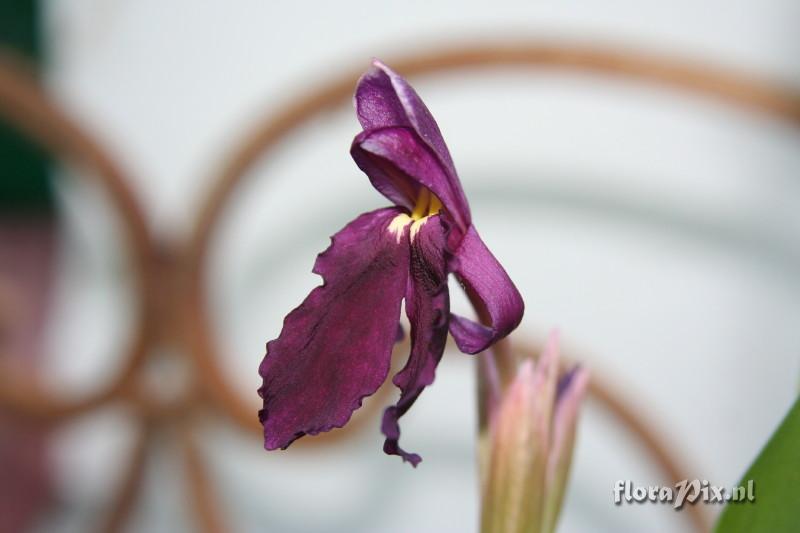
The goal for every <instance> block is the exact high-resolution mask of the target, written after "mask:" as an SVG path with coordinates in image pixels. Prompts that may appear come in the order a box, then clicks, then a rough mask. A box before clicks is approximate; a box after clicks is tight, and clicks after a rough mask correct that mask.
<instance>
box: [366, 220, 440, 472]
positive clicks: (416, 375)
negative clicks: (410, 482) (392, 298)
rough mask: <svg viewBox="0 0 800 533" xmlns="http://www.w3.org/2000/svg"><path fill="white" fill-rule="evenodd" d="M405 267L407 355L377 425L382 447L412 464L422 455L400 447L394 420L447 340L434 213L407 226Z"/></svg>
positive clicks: (423, 383) (428, 378) (429, 374)
mask: <svg viewBox="0 0 800 533" xmlns="http://www.w3.org/2000/svg"><path fill="white" fill-rule="evenodd" d="M412 231H413V233H412V234H413V235H414V237H413V238H412V241H411V272H410V275H409V279H408V288H407V290H406V314H407V315H408V319H409V321H410V322H411V354H410V355H409V357H408V361H407V362H406V365H405V367H403V369H402V370H401V371H400V372H398V373H397V375H395V377H394V379H393V380H392V381H393V382H394V384H395V385H397V387H399V388H400V390H401V394H400V399H399V400H398V402H397V403H396V404H395V405H393V406H391V407H389V408H387V409H386V411H385V412H384V414H383V423H382V425H381V430H382V431H383V434H384V435H385V436H386V441H385V442H384V445H383V451H384V452H386V453H388V454H391V455H399V456H400V457H402V458H403V460H404V461H408V462H410V463H411V464H412V465H414V466H417V464H418V463H419V462H420V461H421V460H422V458H421V457H420V456H419V455H417V454H416V453H409V452H406V451H405V450H403V449H402V448H400V446H399V443H398V440H399V438H400V425H399V423H398V420H399V418H400V417H401V416H403V415H404V414H405V413H406V411H408V409H409V408H410V407H411V406H412V405H413V404H414V402H415V401H416V400H417V397H419V395H420V394H421V393H422V391H423V390H424V389H425V387H427V386H428V385H430V384H431V383H433V380H434V377H435V373H436V367H437V365H438V364H439V361H440V360H441V358H442V354H443V353H444V348H445V344H446V342H447V321H448V314H449V309H450V298H449V294H448V291H447V268H446V261H445V257H444V253H445V252H444V250H445V246H444V245H445V240H446V238H447V236H446V230H445V228H444V227H443V226H442V224H441V221H440V217H439V216H432V217H430V218H429V219H428V220H427V221H426V222H425V223H424V224H423V225H422V226H421V227H420V228H418V231H417V230H416V229H414V230H412Z"/></svg>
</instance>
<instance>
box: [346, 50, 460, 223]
mask: <svg viewBox="0 0 800 533" xmlns="http://www.w3.org/2000/svg"><path fill="white" fill-rule="evenodd" d="M355 105H356V113H357V115H358V120H359V122H360V123H361V126H362V127H363V128H364V130H365V131H370V130H375V129H381V128H392V127H408V128H411V129H412V130H414V132H415V133H416V134H417V135H418V136H419V138H420V139H421V140H422V141H423V142H424V143H425V144H426V145H427V146H428V147H430V148H431V150H433V153H434V157H435V158H436V159H437V160H438V161H439V163H440V164H441V165H442V168H443V170H444V174H445V175H446V176H447V181H448V183H449V187H450V188H451V189H452V200H453V201H452V202H451V204H450V205H449V206H447V207H448V209H449V210H450V212H451V214H452V213H454V212H455V211H458V212H459V216H458V217H459V218H461V219H464V220H465V226H464V228H463V229H466V226H469V224H470V222H471V217H470V213H469V204H468V203H467V199H466V196H465V195H464V191H463V190H462V188H461V182H460V181H459V179H458V174H457V173H456V169H455V166H454V165H453V159H452V157H451V156H450V152H449V150H448V149H447V145H446V144H445V142H444V139H443V138H442V133H441V132H440V131H439V126H438V125H437V124H436V120H434V118H433V115H431V112H430V111H429V110H428V108H427V107H426V106H425V104H424V103H423V102H422V99H421V98H420V97H419V95H418V94H417V93H416V91H414V89H413V88H412V87H411V85H409V84H408V82H407V81H406V80H405V79H404V78H403V77H402V76H400V75H398V74H397V73H396V72H394V71H393V70H391V69H390V68H389V67H387V66H386V65H384V64H383V63H381V62H380V61H378V60H375V61H373V63H372V68H371V69H370V70H368V71H367V73H366V74H364V75H363V76H362V77H361V79H360V80H359V82H358V86H357V88H356V94H355ZM381 192H383V191H381ZM384 194H386V193H385V192H384ZM390 198H391V197H390ZM440 199H441V197H440ZM442 201H443V202H444V200H443V199H442ZM454 216H455V215H454Z"/></svg>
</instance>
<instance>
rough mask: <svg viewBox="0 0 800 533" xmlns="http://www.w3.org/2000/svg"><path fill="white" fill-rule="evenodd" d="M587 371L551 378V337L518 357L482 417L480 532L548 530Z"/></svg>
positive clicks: (554, 371)
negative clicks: (539, 349)
mask: <svg viewBox="0 0 800 533" xmlns="http://www.w3.org/2000/svg"><path fill="white" fill-rule="evenodd" d="M587 382H588V373H587V372H586V371H585V370H584V369H582V368H580V367H575V368H573V369H571V370H569V371H568V372H566V373H565V374H564V375H563V376H561V377H560V378H559V376H558V335H557V334H556V333H553V334H551V335H550V338H549V339H548V342H547V346H546V347H545V350H544V352H543V353H542V355H541V357H540V358H539V361H538V362H537V363H536V364H534V362H533V361H532V360H530V359H527V360H525V361H524V362H523V363H522V364H521V365H519V367H518V368H517V372H516V375H515V377H514V379H513V381H512V382H511V383H510V385H509V386H508V387H507V389H506V390H505V391H504V393H503V394H502V398H501V399H500V404H499V406H498V407H497V409H496V410H494V412H493V415H492V417H491V420H490V423H489V435H488V445H489V451H488V457H487V462H488V465H487V466H488V469H487V477H486V482H485V484H484V487H483V507H482V514H481V531H482V532H483V533H518V532H519V533H523V532H524V533H549V532H551V531H554V530H555V526H556V522H557V519H558V514H559V511H560V508H561V504H562V502H563V499H564V493H565V488H566V482H567V478H568V475H569V467H570V463H571V458H572V449H573V445H574V442H575V426H576V422H577V417H578V411H579V407H580V403H581V400H582V399H583V396H584V394H585V391H586V385H587Z"/></svg>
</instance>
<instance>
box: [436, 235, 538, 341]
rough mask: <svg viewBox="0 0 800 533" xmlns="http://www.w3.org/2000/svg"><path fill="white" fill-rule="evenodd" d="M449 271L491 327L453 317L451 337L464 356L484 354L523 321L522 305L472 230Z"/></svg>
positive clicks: (508, 280) (500, 269) (514, 289)
mask: <svg viewBox="0 0 800 533" xmlns="http://www.w3.org/2000/svg"><path fill="white" fill-rule="evenodd" d="M449 269H450V271H451V272H453V273H454V274H455V275H456V277H457V278H458V280H459V281H460V282H461V283H462V284H463V285H464V287H465V289H466V290H467V291H468V292H469V293H471V294H472V295H474V297H477V299H478V300H479V302H475V303H479V304H482V307H483V308H484V310H485V311H486V313H487V315H488V316H489V318H490V319H491V326H490V327H487V326H483V325H481V324H478V323H477V322H473V321H472V320H469V319H466V318H464V317H461V316H458V315H455V314H452V315H451V318H450V333H451V334H452V335H453V338H454V339H455V341H456V344H457V345H458V347H459V349H460V350H461V351H462V352H466V353H478V352H480V351H483V350H485V349H486V348H488V347H489V346H491V345H492V344H494V343H495V342H497V341H498V340H500V339H501V338H503V337H505V336H506V335H508V334H509V333H511V332H512V331H513V330H514V328H516V327H517V326H518V325H519V322H520V320H522V314H523V312H524V310H525V304H524V303H523V301H522V296H520V294H519V291H517V288H516V287H515V286H514V283H513V282H512V281H511V279H510V278H509V277H508V274H506V271H505V269H503V267H502V265H500V263H499V262H498V261H497V259H495V257H494V256H493V255H492V252H490V251H489V249H488V248H486V245H485V244H484V243H483V241H482V240H481V238H480V236H479V235H478V232H477V231H476V230H475V227H474V226H471V227H470V228H469V231H468V232H467V234H466V235H465V236H464V239H463V240H462V241H461V246H460V247H459V248H458V249H457V250H456V252H455V256H454V257H453V259H452V260H451V262H450V266H449Z"/></svg>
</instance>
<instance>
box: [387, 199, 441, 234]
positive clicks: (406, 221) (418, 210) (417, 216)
mask: <svg viewBox="0 0 800 533" xmlns="http://www.w3.org/2000/svg"><path fill="white" fill-rule="evenodd" d="M441 209H442V202H441V200H439V198H437V197H436V195H435V194H433V193H432V192H431V191H430V190H429V189H428V188H427V187H420V190H419V195H418V196H417V203H416V204H415V205H414V210H413V211H411V215H410V216H409V215H407V214H405V213H401V214H399V215H397V216H396V217H394V218H393V219H392V221H391V222H390V223H389V227H388V228H387V229H388V230H389V232H390V233H393V234H394V235H395V237H396V238H397V242H400V239H402V238H403V233H404V232H405V229H406V228H407V227H408V226H409V225H411V242H414V237H416V236H417V233H419V230H420V229H422V226H424V225H425V223H426V222H427V221H428V218H430V217H432V216H433V215H436V214H438V213H439V211H441Z"/></svg>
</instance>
